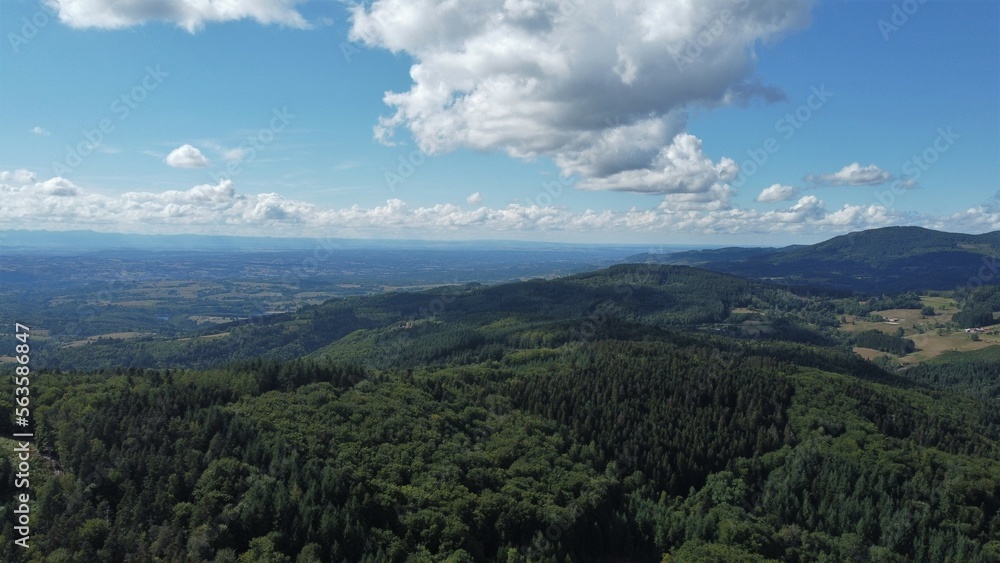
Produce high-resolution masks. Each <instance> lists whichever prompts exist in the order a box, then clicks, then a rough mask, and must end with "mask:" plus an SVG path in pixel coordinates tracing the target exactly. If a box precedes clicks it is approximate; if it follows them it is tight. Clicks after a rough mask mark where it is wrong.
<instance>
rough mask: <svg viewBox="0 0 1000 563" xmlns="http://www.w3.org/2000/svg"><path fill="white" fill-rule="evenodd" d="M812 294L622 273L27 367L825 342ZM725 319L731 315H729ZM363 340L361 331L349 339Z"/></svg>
mask: <svg viewBox="0 0 1000 563" xmlns="http://www.w3.org/2000/svg"><path fill="white" fill-rule="evenodd" d="M810 295H812V296H816V295H819V296H822V295H824V294H823V293H822V292H819V293H817V292H810V291H808V290H799V289H794V290H793V289H790V288H782V287H779V286H776V285H771V284H767V283H761V282H757V281H752V280H747V279H743V278H739V277H736V276H732V275H728V274H720V273H715V272H709V271H707V270H702V269H698V268H691V267H686V266H668V265H649V264H622V265H617V266H613V267H611V268H607V269H603V270H597V271H594V272H588V273H584V274H578V275H573V276H568V277H563V278H556V279H551V280H542V279H534V280H527V281H522V282H514V283H507V284H501V285H494V286H483V285H477V284H470V285H462V286H451V287H441V288H437V289H432V290H428V291H422V292H397V293H386V294H381V295H374V296H365V297H348V298H341V299H332V300H329V301H327V302H325V303H323V304H321V305H316V306H309V307H305V308H303V309H301V310H300V311H298V312H297V313H289V314H285V315H272V316H267V317H259V318H255V319H251V320H246V321H240V322H236V323H232V324H229V325H220V326H217V327H213V328H212V329H206V330H205V331H204V332H203V334H202V335H200V336H197V335H196V336H195V337H194V338H191V337H185V338H180V339H163V338H146V339H136V340H130V341H105V342H95V343H91V344H89V345H87V346H82V347H78V348H73V347H64V348H60V349H59V350H57V351H56V350H47V351H44V353H43V352H39V353H38V356H37V357H38V360H37V361H39V362H42V364H43V365H47V366H49V367H53V368H54V367H59V368H60V369H64V370H65V369H100V368H114V367H116V366H125V367H139V368H145V367H173V368H177V367H211V366H217V365H220V364H221V363H224V362H226V361H229V360H233V359H252V358H256V357H260V356H264V357H270V358H275V359H281V360H289V359H293V358H296V357H300V356H304V355H307V354H310V353H314V352H316V351H317V350H319V349H321V348H323V347H326V346H327V345H331V343H333V344H332V345H333V346H335V347H337V346H340V347H342V346H343V345H344V342H347V341H349V340H350V339H349V340H347V341H344V342H340V341H341V339H343V338H344V337H346V336H348V335H350V334H351V333H353V332H354V331H358V330H368V331H381V332H385V333H392V332H393V331H397V330H401V329H404V328H405V329H406V330H407V331H408V332H407V334H411V335H414V337H415V335H419V334H423V333H424V332H425V331H427V330H428V329H429V328H433V334H432V335H429V336H427V337H426V339H427V340H428V341H433V342H434V343H435V344H434V345H435V346H440V345H441V344H440V343H441V342H444V341H447V339H445V340H442V338H443V337H442V333H443V332H447V333H448V334H450V335H451V336H449V337H448V338H459V339H467V338H472V339H473V340H476V339H478V338H480V337H481V336H472V332H473V331H475V332H477V333H482V332H484V331H485V332H489V331H493V332H497V333H499V332H503V331H505V330H508V328H506V327H511V326H515V327H524V326H528V325H529V324H530V323H534V324H535V325H537V326H539V327H542V326H543V325H546V326H548V328H545V329H543V328H539V329H538V330H537V331H536V333H537V334H542V333H546V334H551V335H558V336H550V338H559V339H562V340H566V339H570V338H574V336H573V334H576V333H580V332H581V331H586V330H590V328H589V327H590V326H591V325H594V326H600V327H601V329H602V330H608V327H610V326H625V325H630V326H634V327H644V328H642V329H641V330H651V329H654V328H656V329H659V328H667V327H685V328H689V329H697V328H698V327H702V328H705V327H706V326H707V325H714V324H719V323H726V326H718V327H714V329H717V330H729V331H741V330H742V331H747V330H751V331H756V332H757V333H758V334H759V335H760V336H761V337H766V338H771V339H776V338H786V339H790V340H796V341H803V342H813V343H819V342H825V340H824V338H823V336H822V335H820V334H818V333H817V332H816V331H815V330H813V329H810V328H809V327H808V326H806V325H813V327H814V328H815V327H816V325H818V324H823V323H826V324H827V325H828V326H832V325H834V324H836V323H835V321H834V319H833V317H832V314H831V313H830V311H829V309H828V303H826V302H825V301H824V300H822V299H818V298H812V297H810ZM734 309H735V310H737V311H741V312H737V313H735V314H734V313H733V310H734ZM407 323H409V327H408V328H406V326H407ZM754 323H756V324H754ZM581 327H583V328H581ZM519 329H520V328H519ZM636 330H640V329H639V328H636ZM546 331H548V332H546ZM571 333H573V334H571ZM362 337H366V338H369V337H371V333H363V334H362V333H359V334H356V335H353V336H351V338H352V339H357V338H362Z"/></svg>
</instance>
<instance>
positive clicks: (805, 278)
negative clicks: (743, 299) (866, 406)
mask: <svg viewBox="0 0 1000 563" xmlns="http://www.w3.org/2000/svg"><path fill="white" fill-rule="evenodd" d="M998 257H1000V231H998V232H992V233H986V234H981V235H967V234H961V233H945V232H940V231H935V230H931V229H925V228H922V227H886V228H882V229H872V230H867V231H860V232H855V233H850V234H846V235H842V236H838V237H835V238H832V239H830V240H827V241H824V242H821V243H818V244H813V245H796V246H788V247H784V248H721V249H715V250H695V251H684V252H674V253H665V254H648V253H647V254H637V255H635V256H630V257H629V258H628V259H626V261H627V262H638V263H657V264H681V265H686V266H696V267H699V268H705V269H708V270H713V271H717V272H724V273H729V274H735V275H738V276H744V277H749V278H755V279H761V280H768V281H772V282H777V283H784V284H792V285H806V286H818V287H825V288H835V289H846V290H850V291H858V292H862V293H880V292H899V291H911V290H924V289H935V290H947V289H955V288H956V287H965V286H968V285H972V286H977V285H981V284H996V283H1000V260H998Z"/></svg>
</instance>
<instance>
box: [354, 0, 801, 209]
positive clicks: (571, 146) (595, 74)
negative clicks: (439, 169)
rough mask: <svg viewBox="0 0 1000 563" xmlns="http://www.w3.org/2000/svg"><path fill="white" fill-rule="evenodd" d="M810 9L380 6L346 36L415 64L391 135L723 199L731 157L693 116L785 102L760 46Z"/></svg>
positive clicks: (613, 184)
mask: <svg viewBox="0 0 1000 563" xmlns="http://www.w3.org/2000/svg"><path fill="white" fill-rule="evenodd" d="M810 4H811V2H808V1H798V0H773V1H769V2H743V1H739V0H704V1H699V2H697V3H695V2H691V1H689V0H627V1H625V2H617V3H609V2H606V1H605V0H574V1H572V2H566V1H564V0H516V1H515V0H504V1H501V0H492V1H487V2H450V1H446V0H423V1H420V2H412V1H410V0H375V1H373V2H370V3H359V4H357V5H355V7H354V8H353V9H352V16H351V18H352V27H351V30H350V38H351V39H352V40H355V41H361V42H364V43H365V44H367V45H369V46H371V47H378V48H384V49H388V50H389V51H392V52H394V53H406V54H408V55H410V56H411V57H413V59H414V60H415V61H416V63H415V64H414V65H413V66H412V68H411V69H410V77H411V79H412V81H413V83H412V86H411V87H410V89H409V90H408V91H405V92H389V93H387V94H386V95H385V98H384V102H385V103H386V104H387V105H388V106H390V107H391V108H392V109H393V111H392V113H391V115H388V116H385V117H383V118H381V119H380V120H379V121H378V124H377V125H376V126H375V137H376V138H377V139H378V140H380V141H382V142H385V143H391V142H393V139H394V135H395V134H396V132H397V130H399V129H405V130H407V131H409V133H410V134H411V135H412V136H413V138H414V139H415V141H416V143H417V144H418V146H419V147H420V148H421V150H423V151H424V152H427V153H438V152H447V151H450V150H453V149H456V148H459V147H468V148H473V149H478V150H485V151H494V150H498V151H504V152H506V153H507V154H508V155H510V156H511V157H515V158H521V159H533V158H537V157H548V158H552V159H553V160H554V161H555V162H556V164H557V165H558V166H559V167H560V169H561V172H562V173H563V175H564V176H573V175H576V176H578V177H579V178H580V179H581V183H580V187H582V188H585V189H606V190H619V191H632V192H642V193H656V194H693V193H703V194H704V193H709V192H712V191H713V190H714V191H715V192H716V193H721V192H724V190H720V189H719V188H718V185H719V184H720V183H721V182H725V181H727V179H729V178H731V177H732V171H733V170H734V169H735V165H734V164H733V163H732V161H731V160H730V159H727V158H724V157H722V158H719V159H718V161H717V162H712V160H710V159H709V158H708V157H707V156H705V155H704V154H702V153H701V146H700V143H696V141H697V139H696V138H694V137H693V136H691V135H688V134H686V133H684V129H685V125H686V115H687V110H688V109H689V108H692V107H717V106H723V105H741V104H745V103H746V102H747V101H748V100H749V99H751V98H754V97H758V98H762V99H764V100H765V101H775V100H777V99H781V98H782V94H781V92H780V91H778V90H776V89H774V88H771V87H768V86H766V85H763V84H762V83H761V80H760V78H759V77H758V76H756V75H755V73H754V67H755V62H756V55H755V47H756V45H757V44H758V42H760V41H770V40H774V39H776V38H779V37H780V36H782V35H784V34H786V33H788V32H789V31H792V30H796V29H799V28H802V27H804V26H805V25H807V24H808V21H809V12H810ZM695 147H696V148H697V150H696V151H693V149H694V148H695ZM674 157H677V158H679V160H678V161H676V162H675V161H673V160H672V159H673V158H674ZM717 158H718V157H717ZM692 159H693V160H692Z"/></svg>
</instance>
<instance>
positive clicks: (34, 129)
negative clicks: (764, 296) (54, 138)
mask: <svg viewBox="0 0 1000 563" xmlns="http://www.w3.org/2000/svg"><path fill="white" fill-rule="evenodd" d="M29 131H30V132H31V133H34V134H35V135H42V136H46V135H51V134H52V133H50V132H49V130H48V129H45V128H42V127H38V126H37V125H36V126H35V127H32V128H31V129H29Z"/></svg>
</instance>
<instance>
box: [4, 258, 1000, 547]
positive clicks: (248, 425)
mask: <svg viewBox="0 0 1000 563" xmlns="http://www.w3.org/2000/svg"><path fill="white" fill-rule="evenodd" d="M885 299H887V300H888V299H891V296H887V297H885ZM981 300H982V299H980V301H981ZM856 301H857V300H855V302H856ZM912 301H913V300H912V298H910V297H905V296H904V297H902V298H901V301H900V302H901V303H902V302H908V303H911V304H912ZM844 304H845V301H844V300H843V299H842V298H841V297H840V296H830V295H824V294H822V292H815V291H802V290H793V289H790V288H783V287H778V286H774V285H767V284H762V283H758V282H752V281H747V280H744V279H740V278H736V277H732V276H726V275H720V274H713V273H708V272H705V271H701V270H697V269H693V268H686V267H671V266H651V265H627V266H617V267H614V268H611V269H608V270H601V271H598V272H593V273H588V274H581V275H577V276H570V277H566V278H559V279H556V280H549V281H542V280H534V281H528V282H521V283H515V284H506V285H499V286H491V287H486V286H478V285H469V286H463V287H456V288H450V289H442V290H434V291H429V292H418V293H399V294H387V295H380V296H373V297H369V298H354V297H351V298H347V299H337V300H331V301H328V302H326V303H324V304H323V305H318V306H313V307H306V308H303V309H302V310H300V311H299V312H298V313H296V314H294V315H288V316H286V317H281V318H277V317H276V318H268V319H258V320H256V321H254V322H246V323H237V324H234V325H232V326H231V327H229V328H230V329H231V333H230V336H228V337H226V338H218V339H206V340H204V341H199V340H191V341H184V343H177V342H174V341H170V340H149V341H141V342H136V343H134V346H135V347H134V348H129V349H127V350H124V351H122V350H119V351H118V352H117V353H116V352H115V351H114V350H113V348H114V346H113V345H111V344H106V343H104V344H100V345H92V346H88V347H87V348H88V349H93V350H94V351H101V352H100V353H101V354H104V355H103V356H94V357H93V358H89V359H88V358H84V357H77V356H74V355H72V354H74V353H76V352H74V351H73V350H72V349H70V350H68V351H67V352H66V353H65V354H64V355H60V354H62V353H61V352H60V351H58V350H49V351H47V354H48V355H47V356H43V357H42V359H41V360H40V361H45V362H48V363H49V364H48V368H47V369H46V370H45V371H38V372H37V373H36V374H35V377H34V380H33V390H32V392H33V401H34V403H33V404H35V405H36V406H35V411H34V413H33V416H34V417H35V423H36V424H35V433H36V438H37V443H36V445H37V447H38V450H39V452H38V453H39V455H40V456H44V457H38V458H36V460H37V465H38V472H37V477H35V476H33V478H32V490H33V493H34V498H33V501H32V511H33V512H32V514H33V518H34V519H35V520H34V521H35V522H37V525H36V526H35V527H34V528H33V530H32V536H31V545H32V547H31V548H30V549H28V550H22V549H21V548H18V547H16V546H14V544H13V539H14V538H15V532H14V529H13V520H12V518H11V514H10V510H11V509H10V508H9V506H10V505H7V504H5V505H4V511H5V515H4V517H3V527H2V528H0V531H2V535H3V538H2V539H0V541H2V544H0V545H2V547H0V550H3V552H2V553H0V559H2V560H4V561H12V562H13V561H81V562H92V561H192V562H195V561H219V562H223V561H233V562H312V561H321V562H328V561H331V562H332V561H337V562H339V561H350V562H355V561H365V562H380V561H454V562H459V561H490V562H493V561H496V562H510V563H513V562H526V561H533V562H535V561H537V562H564V561H593V562H599V561H600V562H603V561H640V562H644V561H649V562H659V561H681V562H683V561H720V562H721V561H725V562H729V561H795V562H806V561H831V562H834V561H836V562H840V561H859V562H861V561H865V562H867V561H889V562H892V561H899V562H904V561H926V562H938V561H955V562H967V561H970V562H974V561H1000V403H998V402H997V399H998V396H997V386H996V381H997V379H996V378H997V375H998V374H997V373H996V372H997V368H996V367H995V366H996V362H995V358H996V352H995V351H991V349H987V350H988V351H983V352H978V353H976V354H975V355H970V356H961V355H957V354H953V355H946V356H942V358H941V359H940V360H938V361H934V362H929V363H927V364H925V365H922V366H917V367H913V368H910V369H907V370H905V371H902V372H898V373H890V372H887V371H884V370H883V369H881V368H879V367H878V366H876V365H875V364H872V363H870V362H867V361H864V360H862V359H861V358H859V357H858V356H856V355H854V354H852V353H851V352H850V347H849V346H850V345H849V344H844V343H842V342H841V341H840V340H839V339H838V337H837V336H836V335H835V334H834V331H833V327H834V326H836V324H837V321H836V318H837V315H838V314H842V313H841V312H842V311H843V307H844ZM734 309H738V311H734ZM888 338H893V339H894V340H892V342H893V343H894V344H893V345H896V344H898V342H896V341H898V340H903V339H899V338H897V337H888ZM123 354H144V356H143V360H142V362H137V363H132V364H129V363H127V362H123V363H119V364H118V365H117V366H116V365H115V362H120V361H121V360H122V359H123ZM137 364H141V365H137ZM130 365H131V367H128V366H130ZM40 369H41V368H40ZM4 381H5V382H4V384H3V389H2V390H0V392H3V393H4V395H5V396H12V388H11V386H12V383H11V378H4ZM0 423H2V425H3V428H2V430H3V432H4V435H7V436H9V435H10V433H11V432H12V431H13V426H12V425H11V421H9V420H6V419H4V420H3V421H0ZM15 472H16V468H15V467H14V466H13V464H12V463H11V461H10V460H9V459H6V458H5V459H4V460H3V461H0V473H2V477H0V479H2V481H0V482H2V483H3V485H2V487H3V488H4V490H3V491H0V495H4V498H12V495H13V494H14V490H13V489H12V483H13V479H12V477H13V474H14V473H15Z"/></svg>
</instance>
